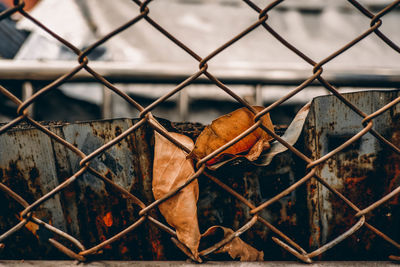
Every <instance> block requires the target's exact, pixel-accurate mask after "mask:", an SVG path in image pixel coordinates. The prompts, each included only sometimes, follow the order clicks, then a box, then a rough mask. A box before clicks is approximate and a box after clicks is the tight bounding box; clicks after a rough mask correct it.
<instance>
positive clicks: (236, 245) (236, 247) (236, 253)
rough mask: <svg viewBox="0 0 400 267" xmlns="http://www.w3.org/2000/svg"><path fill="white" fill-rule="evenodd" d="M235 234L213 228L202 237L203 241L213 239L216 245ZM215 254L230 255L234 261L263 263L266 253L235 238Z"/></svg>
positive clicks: (216, 226) (224, 229)
mask: <svg viewBox="0 0 400 267" xmlns="http://www.w3.org/2000/svg"><path fill="white" fill-rule="evenodd" d="M233 233H234V232H233V230H232V229H229V228H226V227H222V226H218V225H215V226H212V227H210V228H208V229H207V231H205V232H204V233H203V234H202V235H201V238H202V241H203V239H205V238H208V239H210V238H211V239H213V242H214V244H216V243H218V242H220V241H222V240H223V239H225V238H226V237H228V236H229V235H232V234H233ZM214 253H215V254H219V253H228V254H229V256H230V257H231V258H232V259H237V258H239V259H240V261H263V260H264V252H262V251H258V250H257V249H255V248H253V247H252V246H250V245H249V244H247V243H245V242H244V241H243V240H242V239H240V238H239V237H235V238H233V239H232V240H231V241H230V242H228V243H226V244H225V245H223V246H222V247H221V248H219V249H217V250H216V251H215V252H214Z"/></svg>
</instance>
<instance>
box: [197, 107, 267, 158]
mask: <svg viewBox="0 0 400 267" xmlns="http://www.w3.org/2000/svg"><path fill="white" fill-rule="evenodd" d="M253 108H254V109H255V110H256V111H257V112H260V111H262V110H263V109H264V108H263V107H258V106H256V107H253ZM253 118H254V114H253V113H252V112H251V111H249V110H248V109H247V108H240V109H237V110H235V111H233V112H231V113H229V114H226V115H224V116H222V117H219V118H217V119H216V120H214V121H213V122H212V123H211V125H209V126H207V127H206V128H204V130H203V131H202V132H201V134H200V135H199V137H198V138H197V140H196V144H195V147H194V149H193V151H192V152H191V153H190V156H192V157H195V158H197V159H201V158H204V157H205V156H207V155H209V154H210V153H212V152H213V151H215V150H216V149H218V148H220V147H221V146H223V145H225V144H226V143H228V142H229V141H231V140H232V139H234V138H235V137H237V136H238V135H240V134H241V133H243V132H244V131H246V130H247V129H248V128H250V127H251V126H252V125H254V123H255V122H254V119H253ZM261 121H262V124H263V125H264V126H265V127H267V128H268V129H270V130H272V131H273V130H274V126H273V124H272V122H271V119H270V116H269V113H267V114H265V115H264V116H263V117H262V118H261ZM270 140H272V137H271V136H269V135H268V133H267V132H265V131H264V130H262V129H261V128H258V129H256V130H254V131H253V132H252V133H250V134H249V135H247V136H246V137H244V138H243V139H241V140H240V141H239V142H237V143H235V144H234V145H232V146H230V147H229V148H227V149H225V150H224V151H222V152H221V153H219V154H218V155H217V156H216V157H214V158H213V159H211V160H209V161H208V162H207V164H208V165H212V164H215V163H217V162H219V161H220V160H221V159H222V158H224V157H226V156H228V157H229V156H233V155H237V154H240V153H244V152H248V153H247V155H246V158H247V159H249V160H250V161H253V160H256V159H257V158H258V156H259V155H260V154H261V152H262V151H263V150H265V149H268V148H269V147H270V145H269V141H270Z"/></svg>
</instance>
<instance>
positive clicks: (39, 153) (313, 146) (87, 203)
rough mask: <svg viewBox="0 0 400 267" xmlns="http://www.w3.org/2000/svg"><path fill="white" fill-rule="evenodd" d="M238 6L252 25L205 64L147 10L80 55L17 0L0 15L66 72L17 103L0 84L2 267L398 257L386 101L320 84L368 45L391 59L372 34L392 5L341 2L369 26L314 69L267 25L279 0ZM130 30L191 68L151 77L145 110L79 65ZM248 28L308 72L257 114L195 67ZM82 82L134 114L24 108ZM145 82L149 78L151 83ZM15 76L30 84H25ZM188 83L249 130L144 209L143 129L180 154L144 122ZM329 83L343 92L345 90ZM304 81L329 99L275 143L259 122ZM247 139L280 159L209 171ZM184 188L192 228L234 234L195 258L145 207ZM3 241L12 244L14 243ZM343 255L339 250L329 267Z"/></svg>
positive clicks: (162, 128)
mask: <svg viewBox="0 0 400 267" xmlns="http://www.w3.org/2000/svg"><path fill="white" fill-rule="evenodd" d="M243 2H244V3H242V4H243V6H246V7H248V8H249V9H250V10H252V11H254V12H255V13H254V14H255V17H254V20H253V21H251V22H250V23H248V25H247V26H246V27H244V28H243V29H242V30H241V32H238V33H237V35H235V36H232V37H231V39H229V40H225V42H224V44H223V45H221V46H219V47H217V48H214V49H213V50H212V52H210V53H209V54H208V55H206V56H204V57H201V56H200V55H199V54H198V53H196V51H194V50H192V49H191V48H190V46H189V45H187V44H185V43H184V42H182V41H181V40H179V39H178V38H176V37H175V36H174V35H172V34H171V33H170V32H169V31H168V30H167V29H166V28H164V26H163V25H162V23H159V22H157V20H155V19H153V18H152V15H151V1H143V2H141V1H132V3H131V5H136V6H137V8H138V10H139V15H137V16H135V17H133V18H132V19H131V20H129V21H127V22H126V23H125V24H123V25H121V26H119V27H118V28H116V29H114V30H112V31H110V32H109V33H108V34H107V35H105V36H103V37H102V38H99V39H98V40H97V41H95V42H93V43H92V44H91V45H90V46H88V47H87V48H85V49H79V48H77V47H76V46H74V45H73V44H71V43H70V42H69V41H68V40H66V39H65V38H63V37H61V36H59V35H58V34H57V32H55V31H52V30H51V29H49V28H48V27H47V26H46V25H44V24H43V23H42V22H40V21H39V20H37V19H36V18H35V17H33V16H32V15H31V14H30V13H29V12H28V11H26V10H25V9H24V7H25V2H24V1H23V0H21V1H14V6H12V7H10V8H8V9H6V10H4V11H3V12H2V13H0V21H1V20H5V19H8V18H10V17H11V16H14V15H17V14H18V15H20V16H22V17H24V18H26V19H28V20H30V21H31V22H33V23H34V24H35V25H36V27H38V28H41V29H42V30H44V31H45V32H46V34H47V35H48V36H47V37H49V36H50V38H52V39H54V41H56V42H59V43H60V44H62V45H63V46H65V47H66V48H67V49H69V50H70V51H71V52H73V53H74V54H75V55H76V63H74V65H71V66H68V67H66V68H65V71H64V72H62V73H61V74H60V75H53V76H52V77H53V78H52V79H51V80H50V82H49V83H48V84H47V85H43V86H40V87H39V88H37V90H36V92H34V93H32V94H31V95H30V96H28V97H24V98H22V97H21V96H20V95H18V96H17V93H14V92H15V90H13V85H12V84H11V85H9V84H5V85H4V86H3V85H0V93H1V95H2V98H5V99H7V101H11V102H12V103H14V105H16V106H17V108H16V110H15V114H13V116H12V120H11V121H10V122H7V123H4V124H2V125H1V127H0V137H1V136H2V137H3V138H2V139H0V144H1V152H0V156H1V158H0V164H2V166H6V165H7V167H4V169H1V170H0V175H1V176H0V179H1V182H0V189H1V190H2V191H3V194H2V196H1V198H2V202H3V203H6V204H4V205H3V206H4V208H2V209H3V210H2V214H1V218H2V220H3V222H2V223H1V227H2V228H1V229H2V234H1V236H0V242H1V249H2V250H3V251H2V253H4V256H1V257H2V258H21V257H22V258H23V257H25V256H26V257H28V258H30V257H33V258H42V256H39V255H42V254H41V252H42V251H47V252H46V253H45V255H50V254H51V253H55V251H58V252H57V253H58V254H57V253H56V254H52V255H55V256H53V258H63V257H67V258H68V257H69V258H73V259H76V260H78V261H86V260H88V259H91V260H92V259H93V260H96V259H97V260H98V259H128V260H129V259H145V260H149V259H150V260H160V259H169V260H174V259H184V258H185V257H189V258H191V259H192V260H194V261H199V262H200V261H202V260H207V259H209V258H210V257H211V258H212V255H213V254H214V253H215V252H216V251H218V250H220V248H221V247H224V245H225V244H228V243H229V242H231V241H232V240H233V239H235V238H237V237H239V236H240V237H241V238H242V239H243V240H245V241H246V242H248V243H250V244H252V245H254V246H255V247H256V248H258V249H260V250H263V252H264V255H265V256H264V259H295V258H294V257H296V258H297V259H299V260H300V261H303V262H307V263H310V262H312V260H313V259H358V260H360V258H359V257H360V255H362V256H361V257H365V258H361V259H380V260H382V259H384V258H385V257H388V256H389V255H390V258H391V259H392V260H398V257H397V256H393V255H394V254H398V250H399V249H400V244H399V243H397V242H398V239H399V231H398V227H397V225H398V222H399V203H398V199H399V193H400V176H399V173H400V171H399V170H400V167H399V165H400V161H399V159H400V158H399V154H400V149H399V138H398V137H399V134H400V133H399V130H400V128H399V127H398V125H400V121H399V118H400V113H399V110H398V105H397V104H398V103H399V102H400V96H399V93H398V91H390V92H385V93H383V92H373V93H370V94H367V93H364V92H362V93H359V94H357V93H354V94H343V93H341V92H340V90H339V89H338V88H337V87H336V86H334V84H335V81H333V82H332V79H331V77H330V76H329V74H328V75H325V74H324V67H325V65H326V64H328V63H330V62H331V61H332V60H334V59H336V58H340V57H341V56H342V55H344V54H346V53H347V51H348V50H349V49H351V48H353V47H356V46H357V45H358V44H359V43H360V42H362V41H363V40H364V39H366V38H368V37H369V36H372V35H375V36H377V37H379V39H380V41H381V42H382V43H384V45H385V46H388V47H390V49H392V50H393V51H394V54H396V53H400V48H399V46H398V45H397V44H396V43H395V42H393V41H392V40H391V39H390V36H387V35H386V34H384V33H383V32H381V31H380V27H381V26H382V25H383V24H384V20H383V18H384V16H385V15H386V14H388V13H390V12H398V11H397V9H398V8H399V4H400V1H392V2H385V3H386V6H385V7H383V8H381V9H379V10H378V11H376V12H375V11H370V10H369V9H368V8H367V7H366V5H364V4H363V2H364V1H353V0H349V1H348V2H349V3H348V5H347V8H352V9H354V10H356V11H357V12H360V13H361V14H362V15H363V16H365V17H367V18H368V19H370V26H369V27H368V28H365V29H364V32H361V33H359V35H356V36H354V37H353V39H352V40H351V41H349V42H348V43H347V44H345V45H344V46H343V47H341V48H340V49H338V50H336V51H331V52H330V53H328V54H327V55H325V57H324V58H323V59H322V60H320V61H319V62H317V61H315V60H313V59H312V58H311V57H309V56H308V55H307V54H306V53H305V52H302V51H301V50H299V49H298V48H296V44H294V43H291V42H289V41H287V40H286V39H285V38H284V37H282V35H281V34H280V32H279V30H276V29H275V28H274V26H271V25H270V23H269V20H270V19H271V17H272V16H273V15H274V14H273V12H272V11H273V10H278V9H280V8H281V6H282V4H283V3H288V6H284V8H289V9H290V8H291V6H290V4H294V1H283V0H280V1H270V2H269V3H267V4H266V6H262V7H261V6H258V5H257V4H256V3H254V2H252V1H248V0H244V1H243ZM232 4H233V3H232ZM308 8H310V7H308ZM310 10H313V9H312V8H311V9H310ZM311 12H313V11H311ZM275 15H276V14H275ZM139 21H140V22H141V23H147V24H148V25H150V26H151V27H153V28H154V29H155V30H156V31H157V32H158V33H159V34H160V35H162V36H164V37H165V38H167V39H169V41H170V42H172V43H173V44H174V45H176V46H177V47H178V48H179V49H182V50H183V51H184V52H185V53H187V54H188V55H189V56H190V57H191V58H192V60H193V62H194V63H196V64H198V70H197V71H195V72H193V73H191V72H184V73H180V74H179V75H177V77H176V78H175V79H171V80H168V79H169V78H168V77H167V78H165V77H163V75H162V74H160V75H159V76H158V79H159V80H160V81H161V82H165V81H169V82H171V83H173V84H175V85H174V87H173V88H172V89H171V90H169V91H168V93H166V94H165V95H163V96H161V97H159V98H158V99H156V100H155V101H154V102H151V104H149V105H147V106H145V105H142V104H141V103H140V101H137V100H135V97H134V96H130V95H129V94H128V93H126V92H125V91H124V89H123V88H121V87H120V86H119V85H116V84H115V83H114V81H113V82H111V81H110V80H111V79H109V78H107V77H106V76H107V75H102V74H101V73H102V72H101V71H99V70H97V68H96V66H97V65H96V63H94V62H91V61H90V60H89V58H88V57H89V56H90V55H91V53H93V51H94V50H95V49H96V48H98V47H100V46H101V45H103V44H105V43H107V42H108V41H109V40H110V39H111V38H113V37H115V36H117V35H118V34H120V33H121V32H123V31H124V30H126V29H128V28H131V27H135V24H136V23H137V22H139ZM0 27H1V24H0ZM255 29H257V30H260V29H263V30H264V31H265V35H268V36H272V37H273V38H275V39H276V40H277V42H278V43H280V44H281V45H282V47H283V48H284V49H285V51H286V52H287V53H291V54H293V53H294V54H295V55H296V56H298V57H299V59H300V60H302V61H304V63H306V64H307V65H310V67H309V69H308V70H309V73H308V74H307V75H303V76H302V77H301V78H297V79H295V81H293V80H290V79H291V78H288V79H287V80H285V78H280V79H279V80H277V81H275V82H276V83H277V84H279V83H281V84H284V85H286V84H289V85H290V86H292V85H293V86H294V87H293V88H292V89H291V90H290V91H289V93H287V94H286V95H285V96H283V97H281V98H279V99H278V100H276V101H274V102H273V103H272V104H270V105H268V106H267V107H266V108H263V109H262V110H261V111H257V109H255V108H254V107H253V106H252V105H251V104H249V103H248V101H246V100H245V99H244V98H243V96H241V95H240V94H238V93H237V92H236V90H233V89H232V88H231V87H230V84H235V83H236V84H237V83H240V82H241V80H240V78H238V79H237V80H235V77H230V78H226V77H224V76H223V75H222V77H219V75H218V71H215V73H214V71H212V68H209V66H208V64H209V63H210V62H211V61H212V60H213V59H214V58H215V57H217V56H218V55H219V54H220V53H222V52H223V53H225V54H229V49H230V47H231V46H232V45H234V44H236V43H240V42H241V40H242V38H243V37H245V36H247V35H248V34H249V33H251V32H253V31H254V30H255ZM160 49H161V48H160ZM262 52H263V53H268V51H262ZM260 53H261V51H260ZM366 53H368V52H366ZM396 55H397V54H396ZM82 73H85V74H84V75H86V76H85V77H86V79H87V78H88V77H89V78H90V79H93V80H95V81H96V82H97V83H100V84H102V85H104V88H105V89H104V90H105V91H106V92H108V93H110V92H112V94H115V95H118V96H119V97H120V98H121V99H122V100H124V101H125V102H126V103H127V104H128V105H129V106H130V107H132V108H133V109H135V110H137V111H138V112H139V118H137V119H120V120H109V121H100V122H99V121H94V122H88V123H74V124H67V123H48V122H39V121H37V120H35V118H34V116H33V115H32V114H31V113H30V109H31V107H32V106H33V105H34V104H35V103H37V102H38V101H39V99H40V98H42V97H43V96H44V95H46V94H47V93H49V92H50V91H52V90H54V89H56V88H58V87H59V86H61V85H62V84H64V83H66V82H69V81H70V80H73V79H79V78H81V79H85V77H84V76H82ZM153 76H154V77H157V73H154V74H153ZM82 77H83V78H82ZM20 79H21V80H29V77H26V78H23V77H22V78H20ZM116 80H117V82H118V79H116ZM138 80H140V79H138ZM243 80H246V79H243ZM247 80H249V79H247ZM289 80H290V81H289ZM368 81H369V80H367V82H366V83H368ZM148 82H149V83H151V82H152V81H148ZM336 82H337V81H336ZM364 82H365V81H364ZM386 82H387V83H385V82H382V84H380V81H379V80H378V81H376V80H374V81H373V84H374V85H375V86H378V87H385V86H387V84H390V85H391V86H395V87H398V84H399V80H398V79H397V80H396V79H394V80H392V81H386ZM193 83H211V84H212V85H214V86H216V88H218V90H220V91H221V92H223V93H224V95H226V96H229V97H230V98H232V99H233V100H234V101H235V103H238V104H239V105H240V106H242V107H245V108H247V109H248V110H249V111H250V112H251V113H252V114H253V120H254V124H253V126H252V127H250V128H249V129H246V130H245V131H243V132H242V133H241V134H239V135H238V136H237V137H236V138H234V139H232V140H230V141H228V142H227V143H226V144H225V145H223V146H222V147H219V148H218V149H216V150H215V151H213V152H212V153H210V154H208V155H206V156H204V157H201V158H196V159H194V166H195V171H194V173H192V174H191V175H190V177H188V178H187V180H186V182H185V183H183V184H180V185H178V186H177V187H175V189H174V190H172V191H170V192H168V193H167V194H166V195H164V197H162V198H160V199H158V200H154V197H153V195H152V179H151V178H152V170H153V168H157V166H153V156H154V155H153V145H154V133H155V132H157V133H159V134H160V135H162V136H164V137H165V138H166V139H167V140H169V141H170V142H172V143H173V144H175V145H176V146H177V147H178V148H179V149H181V150H183V151H184V152H185V153H186V154H189V153H190V152H191V149H190V148H188V147H186V146H185V145H184V144H183V143H182V142H180V141H179V140H177V139H176V138H175V137H174V136H173V135H171V132H182V130H181V129H182V128H179V125H178V124H174V123H170V122H168V121H164V120H163V119H159V118H156V117H154V116H153V115H152V112H153V110H156V109H157V108H158V107H160V105H161V104H163V103H165V101H167V100H168V99H170V98H171V97H176V96H177V95H181V94H182V95H183V94H185V92H187V90H188V87H189V86H190V85H192V84H193ZM251 83H253V84H258V85H262V84H263V81H262V80H261V81H257V79H256V80H255V81H252V82H251ZM269 83H272V82H271V81H269ZM338 83H339V84H340V83H341V84H342V85H344V86H346V85H347V84H346V81H342V82H340V81H339V82H338ZM315 84H319V85H320V86H322V87H324V88H325V89H326V90H327V91H328V92H329V93H330V96H327V97H325V98H317V99H314V100H313V103H312V105H309V106H308V108H307V109H309V110H310V111H309V113H308V114H309V115H308V117H307V121H306V123H305V126H304V129H303V133H302V135H301V136H300V138H299V137H298V138H299V140H300V141H299V142H298V143H296V145H294V143H295V142H288V141H287V139H286V138H285V137H284V135H282V134H281V133H280V132H279V131H278V130H277V129H276V131H274V130H272V129H269V128H267V127H266V126H265V125H264V124H263V123H262V119H263V118H264V116H265V115H266V114H267V113H269V112H272V111H273V110H274V109H276V108H277V107H279V106H281V105H282V104H284V103H285V102H286V101H289V100H290V99H292V98H293V97H295V96H296V95H298V94H299V93H300V92H304V91H305V90H312V89H311V86H314V85H315ZM348 85H350V86H351V82H350V83H349V84H348ZM55 112H57V110H55ZM71 112H72V111H71ZM302 127H303V126H302ZM201 129H202V126H199V128H198V129H196V127H195V129H194V130H193V129H192V131H190V130H186V131H187V132H186V134H187V135H190V137H191V138H192V139H196V138H197V137H198V136H199V133H200V131H201ZM259 129H262V130H263V131H265V132H266V133H268V134H269V135H270V136H271V137H272V138H273V140H274V142H275V144H280V146H281V147H283V150H282V151H281V152H283V153H280V154H279V155H278V156H276V157H275V158H274V159H273V160H272V161H271V165H270V166H268V168H267V167H265V166H264V167H263V166H254V165H252V164H250V163H249V162H248V161H243V160H242V161H241V160H236V161H232V162H230V163H228V164H225V165H224V166H222V167H221V168H219V169H214V168H212V166H210V165H209V164H208V163H209V162H210V160H213V159H216V158H217V157H218V156H219V155H220V154H221V153H223V152H224V150H226V149H227V148H229V147H232V146H234V145H235V144H236V143H238V142H240V141H241V140H242V139H244V138H245V137H246V136H247V135H249V134H251V133H253V132H255V131H256V130H259ZM183 132H184V133H185V130H183ZM301 141H302V142H301ZM299 143H302V144H300V145H299ZM32 162H33V163H35V164H36V163H40V164H41V166H46V169H43V168H40V166H36V165H35V164H32ZM195 180H196V181H197V182H198V183H199V184H200V193H199V194H200V198H199V204H198V219H199V222H200V230H201V232H204V231H205V230H206V229H207V228H208V227H210V226H212V225H215V224H220V225H225V226H230V227H232V228H233V233H230V234H228V235H226V236H223V237H222V238H221V239H220V240H219V242H216V243H214V244H212V245H209V246H203V247H201V249H200V250H199V255H194V254H193V252H192V251H191V250H190V249H189V248H188V247H186V245H185V244H184V243H182V242H181V241H180V238H179V235H178V234H177V232H176V231H175V230H174V229H173V227H171V226H170V225H168V223H167V222H166V220H165V219H164V218H163V217H162V216H161V215H160V213H159V211H158V209H157V208H158V207H159V206H160V204H161V203H164V202H165V201H167V200H168V199H170V198H172V197H174V196H175V195H177V194H178V195H179V194H180V192H181V191H182V190H184V189H185V188H187V187H188V186H189V185H190V184H191V182H192V181H195ZM254 188H256V189H254ZM60 218H62V219H60ZM13 238H14V239H13ZM7 240H14V244H9V243H8V242H7ZM21 240H22V241H21ZM171 244H174V245H172V246H171ZM8 247H11V249H8ZM17 248H21V250H20V251H21V252H20V253H21V254H18V253H19V252H16V250H18V249H17ZM346 250H348V254H347V255H345V256H344V257H343V258H341V256H340V255H342V253H343V252H345V251H346ZM49 251H51V253H49ZM370 252H373V253H372V254H369V253H370ZM391 254H393V255H391ZM277 255H278V256H277ZM293 256H294V257H293ZM43 257H44V258H45V257H46V256H43Z"/></svg>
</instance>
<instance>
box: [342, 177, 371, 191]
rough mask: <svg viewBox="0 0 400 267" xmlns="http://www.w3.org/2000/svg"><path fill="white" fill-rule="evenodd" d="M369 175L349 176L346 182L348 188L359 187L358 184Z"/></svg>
mask: <svg viewBox="0 0 400 267" xmlns="http://www.w3.org/2000/svg"><path fill="white" fill-rule="evenodd" d="M366 178H367V176H361V177H347V178H346V181H345V184H346V187H347V188H357V187H358V184H359V183H361V182H363V181H364V180H365V179H366Z"/></svg>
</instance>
